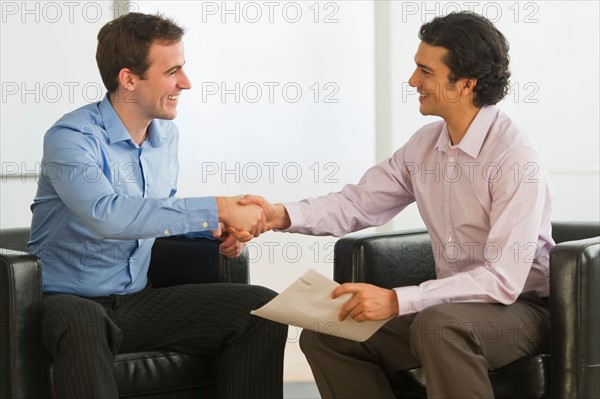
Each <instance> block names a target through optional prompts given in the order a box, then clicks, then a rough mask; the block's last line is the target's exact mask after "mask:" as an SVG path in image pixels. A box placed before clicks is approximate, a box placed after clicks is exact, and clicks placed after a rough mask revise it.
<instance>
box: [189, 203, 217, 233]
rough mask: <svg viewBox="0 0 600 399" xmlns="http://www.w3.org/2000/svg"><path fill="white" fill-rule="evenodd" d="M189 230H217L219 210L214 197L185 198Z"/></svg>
mask: <svg viewBox="0 0 600 399" xmlns="http://www.w3.org/2000/svg"><path fill="white" fill-rule="evenodd" d="M186 208H187V210H188V212H189V218H188V223H189V224H190V226H189V227H190V231H202V230H217V229H218V228H219V212H218V209H217V200H216V198H215V197H195V198H186Z"/></svg>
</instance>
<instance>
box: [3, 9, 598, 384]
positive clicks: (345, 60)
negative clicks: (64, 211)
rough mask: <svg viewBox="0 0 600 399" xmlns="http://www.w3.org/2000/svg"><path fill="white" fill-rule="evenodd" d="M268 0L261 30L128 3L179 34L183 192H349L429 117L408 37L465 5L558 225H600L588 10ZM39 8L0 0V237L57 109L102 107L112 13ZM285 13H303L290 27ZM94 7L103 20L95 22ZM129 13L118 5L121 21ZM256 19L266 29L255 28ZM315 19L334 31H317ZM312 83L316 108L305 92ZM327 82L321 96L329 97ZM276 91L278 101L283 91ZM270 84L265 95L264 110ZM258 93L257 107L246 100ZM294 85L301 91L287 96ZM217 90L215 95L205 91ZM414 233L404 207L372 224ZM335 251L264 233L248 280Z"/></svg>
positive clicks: (296, 368) (16, 211)
mask: <svg viewBox="0 0 600 399" xmlns="http://www.w3.org/2000/svg"><path fill="white" fill-rule="evenodd" d="M275 3H277V4H278V5H277V7H276V8H274V9H273V14H272V15H271V16H272V21H271V20H269V19H268V18H269V17H270V15H269V9H268V8H267V6H265V5H264V3H263V2H256V4H257V5H258V8H257V7H256V6H254V5H252V6H248V5H247V4H249V3H248V2H234V1H230V2H227V3H226V4H227V7H229V8H228V9H229V10H234V11H233V13H232V14H227V13H225V14H223V11H224V9H223V8H221V7H222V4H223V3H222V2H220V1H219V2H199V1H186V2H146V1H144V2H131V3H130V4H129V6H128V7H129V8H131V9H139V10H144V11H146V10H154V9H156V8H160V9H161V10H163V11H164V12H165V14H166V15H168V16H174V17H175V18H176V19H177V20H178V21H179V22H181V23H182V24H183V25H184V26H185V27H187V28H188V34H187V35H186V37H185V42H186V55H187V64H186V69H187V72H188V74H189V75H190V78H191V79H192V83H193V85H194V87H193V88H192V90H190V91H189V92H187V93H185V94H184V95H183V96H182V99H181V104H180V108H179V117H178V119H177V121H176V122H177V124H178V125H179V127H180V130H181V137H182V138H181V149H180V152H181V159H182V174H181V179H180V194H181V195H210V194H217V193H218V194H237V193H246V192H251V193H260V194H264V195H265V196H267V198H270V199H272V200H274V201H285V200H294V199H298V198H300V197H304V196H313V195H320V194H324V193H327V192H329V191H334V190H338V189H339V188H341V186H342V185H343V184H344V183H346V182H351V181H356V180H357V179H358V177H359V176H360V173H361V172H362V171H363V170H364V169H366V167H367V166H369V165H371V164H373V162H375V160H376V159H383V158H384V157H386V156H388V155H389V154H391V153H392V151H393V149H394V148H397V147H399V146H400V145H401V144H402V143H404V142H405V141H406V140H407V138H408V137H409V136H410V135H411V134H412V133H413V132H414V131H415V130H416V129H417V128H418V127H420V126H421V125H422V124H424V123H426V122H428V121H429V118H425V117H422V116H421V115H420V114H419V113H418V104H417V98H416V95H415V94H414V93H413V92H412V91H410V90H408V88H407V85H406V81H407V79H408V77H409V76H410V74H411V73H412V70H413V55H414V52H415V50H416V47H417V44H418V39H417V36H416V34H417V31H418V27H419V26H420V25H421V23H422V22H425V21H426V20H429V19H431V18H432V17H433V16H435V15H439V14H442V13H444V12H447V11H450V10H452V9H457V8H461V9H466V8H468V7H475V10H476V11H479V12H482V13H484V14H485V15H487V16H488V17H489V18H491V19H494V20H496V23H497V25H498V26H499V28H500V29H501V30H502V31H503V32H504V33H505V34H506V36H507V38H508V39H509V41H510V43H511V60H512V72H513V84H514V85H515V86H514V89H513V92H512V93H511V95H510V97H509V98H507V99H506V100H504V101H503V102H502V103H501V104H500V106H501V107H502V108H503V109H505V110H506V111H507V112H509V113H510V114H511V115H512V116H513V117H514V118H515V119H517V120H518V121H519V122H520V123H521V124H522V125H523V126H524V127H525V129H526V130H527V131H528V132H529V133H530V134H531V135H532V136H533V137H534V139H535V141H536V142H537V143H538V144H539V148H540V151H541V152H542V154H543V156H544V157H545V158H546V160H547V162H548V165H549V168H550V171H551V178H552V181H553V185H554V189H555V207H554V219H557V220H558V219H560V220H569V219H571V220H584V219H596V220H597V219H600V215H599V212H600V211H599V208H600V206H599V204H600V200H599V198H600V193H599V191H600V189H599V183H598V181H599V176H598V166H599V162H600V161H599V154H598V152H599V143H598V138H599V136H600V135H599V127H598V109H599V104H598V89H599V84H598V70H599V66H598V48H599V47H600V46H599V45H598V3H597V2H566V1H565V2H561V1H552V2H518V3H517V2H422V1H417V2H400V1H396V2H385V1H377V2H371V1H335V2H326V1H322V2H319V3H317V5H316V6H315V2H300V1H298V2H289V1H281V2H275ZM292 3H293V4H292ZM25 4H27V5H26V6H24V5H25ZM36 4H37V5H36ZM46 4H50V3H47V2H27V3H24V2H20V1H18V2H9V1H2V25H1V32H0V33H1V35H0V36H1V50H0V51H1V57H0V59H1V82H2V102H1V104H0V106H1V108H0V123H1V128H0V157H1V165H2V170H1V173H2V177H0V179H1V180H0V204H1V206H0V227H12V226H24V225H28V224H29V220H30V212H29V209H28V208H29V204H30V202H31V199H32V198H33V195H34V193H35V176H33V173H34V172H31V171H32V170H35V169H36V163H37V162H39V159H40V157H41V138H42V136H43V133H44V132H45V130H46V129H47V128H48V127H49V126H50V125H51V123H52V122H53V121H54V120H56V119H58V117H60V115H62V114H63V113H65V112H68V111H70V110H71V109H73V108H75V107H78V106H80V105H83V104H85V103H87V102H88V101H95V100H97V99H99V97H100V96H101V94H98V93H96V92H95V90H94V89H95V88H96V87H98V86H100V85H101V83H100V79H99V76H98V73H97V71H96V66H95V62H94V52H95V43H96V34H97V31H98V30H99V28H100V27H101V26H102V25H103V24H104V23H105V22H106V21H108V20H109V19H110V18H111V17H112V13H113V9H114V7H113V3H112V2H106V1H95V2H89V1H88V2H70V3H69V2H52V4H57V5H58V6H59V8H58V10H60V11H61V18H57V15H58V14H57V13H56V10H55V9H54V8H52V7H54V6H48V5H46ZM235 4H238V5H237V7H238V10H239V11H235V7H236V5H235ZM295 4H297V5H298V6H299V8H300V9H301V11H302V18H301V19H300V20H299V21H298V22H295V23H293V22H290V21H292V20H293V19H295V14H294V13H293V12H294V11H295V10H296V9H297V7H296V5H295ZM97 6H99V7H100V8H99V9H101V10H102V11H101V13H100V18H98V17H97V14H94V11H95V10H97V9H98V7H97ZM244 6H245V7H246V8H245V9H244ZM36 7H37V9H36ZM44 7H45V8H44ZM111 7H112V9H111ZM252 7H254V8H252ZM284 7H286V12H287V14H285V17H284V14H283V13H282V12H283V9H284ZM310 7H313V8H312V9H311V8H310ZM315 7H317V8H315ZM511 7H512V8H511ZM125 9H126V5H125V4H124V3H118V6H117V14H118V15H120V14H121V13H122V12H124V10H125ZM258 9H260V11H261V12H262V20H260V19H259V20H257V22H252V21H253V20H254V19H256V17H257V14H256V10H258ZM317 9H318V10H319V14H318V22H314V17H315V11H316V10H317ZM84 10H85V11H84ZM484 10H485V12H484ZM496 10H500V14H496V13H495V12H496ZM84 12H85V13H84ZM236 13H237V14H238V15H239V22H236V21H235V17H236ZM327 16H329V17H330V19H337V22H335V21H331V22H333V23H324V19H325V18H326V17H327ZM36 18H37V19H36ZM221 18H224V21H222V19H221ZM286 18H287V19H286ZM236 82H239V83H240V90H239V93H240V101H239V102H236V101H235V90H234V92H233V93H230V94H227V95H226V96H225V98H224V100H222V99H221V97H220V94H221V89H222V86H221V84H225V87H226V88H227V89H230V90H231V89H234V88H235V83H236ZM314 82H318V83H319V85H318V86H319V90H320V91H319V98H318V101H317V102H315V101H314V95H315V89H314V88H313V89H311V88H310V87H311V86H312V84H313V83H314ZM38 83H39V84H38ZM255 83H256V85H255ZM276 83H278V84H279V85H278V86H275V84H276ZM328 83H331V84H333V85H329V86H327V87H325V85H326V84H328ZM36 84H37V85H36ZM285 84H289V85H288V86H287V87H288V90H289V91H288V92H287V93H286V94H287V95H288V97H284V95H283V93H282V91H281V89H282V88H283V86H284V85H285ZM269 85H271V87H274V88H276V89H277V90H275V91H274V92H273V95H274V97H273V101H270V100H269V98H268V94H269V93H268V87H269ZM336 85H337V86H336ZM244 86H245V87H246V89H245V91H244ZM257 86H258V87H261V88H262V90H263V92H262V96H263V97H261V99H259V100H258V101H256V102H252V101H254V99H255V98H256V94H257V92H256V87H257ZM57 87H58V88H61V90H60V92H59V91H57ZM296 87H300V88H301V89H302V96H301V97H300V98H299V99H298V101H297V102H291V101H288V100H291V99H293V96H294V95H295V94H294V92H293V91H292V90H293V89H294V88H296ZM313 87H314V86H313ZM336 87H337V89H338V91H337V92H336V93H335V94H333V97H332V99H337V100H338V102H337V103H329V102H325V97H324V95H326V94H332V93H333V91H334V89H335V88H336ZM84 88H85V90H84ZM215 88H218V89H219V91H220V92H219V93H216V94H211V91H210V90H214V89H215ZM376 88H377V92H375V89H376ZM53 90H54V91H53ZM71 90H72V91H71ZM253 90H254V91H253ZM58 93H60V94H61V96H60V98H58V100H57V97H58ZM376 94H377V95H376ZM375 125H376V126H377V130H375ZM298 172H300V173H301V176H300V177H298ZM317 172H318V174H317ZM296 179H297V181H296ZM420 225H421V221H420V218H419V216H418V213H417V212H416V210H415V209H414V207H409V209H407V211H405V212H404V213H403V214H402V215H400V216H398V217H397V218H395V219H394V220H393V221H392V222H390V223H389V224H388V225H387V226H384V227H383V228H381V229H382V230H385V229H392V228H410V227H416V226H420ZM334 242H335V239H334V238H330V237H323V238H312V237H302V236H296V235H289V234H288V235H283V234H277V233H269V234H266V235H264V236H262V237H260V238H259V239H258V240H256V242H253V243H252V244H251V246H250V250H251V256H252V258H253V261H254V262H253V266H252V276H251V278H252V281H253V283H256V284H263V285H266V286H269V287H271V288H273V289H275V290H282V289H284V288H285V287H286V286H287V285H288V284H290V283H291V282H292V281H293V280H294V279H295V278H296V277H297V276H298V275H300V274H301V273H302V272H303V271H304V270H306V269H307V268H309V267H315V268H316V269H317V270H319V271H320V272H322V273H324V274H326V275H331V265H332V263H331V254H332V249H333V243H334ZM297 333H298V331H296V330H294V329H292V330H291V331H290V339H289V343H288V349H287V350H288V352H287V353H286V378H287V379H288V380H291V379H303V378H310V371H309V370H308V367H307V365H306V362H305V361H304V358H303V356H302V355H301V353H300V352H299V350H298V347H297V344H296V340H297Z"/></svg>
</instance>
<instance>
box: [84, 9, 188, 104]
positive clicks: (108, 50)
mask: <svg viewBox="0 0 600 399" xmlns="http://www.w3.org/2000/svg"><path fill="white" fill-rule="evenodd" d="M184 33H185V31H184V29H183V28H182V27H180V26H179V25H177V24H176V23H175V22H174V21H173V20H171V19H169V18H164V17H163V16H162V15H148V14H141V13H135V12H132V13H128V14H125V15H123V16H121V17H119V18H117V19H114V20H112V21H110V22H109V23H107V24H106V25H104V26H103V27H102V29H100V32H99V33H98V47H97V49H96V62H97V64H98V69H99V70H100V76H101V77H102V81H103V82H104V86H106V89H107V90H108V91H109V92H111V93H112V92H114V91H115V90H116V89H117V87H118V86H119V82H118V76H119V72H120V71H121V69H123V68H129V69H131V71H132V72H133V73H135V74H136V75H139V76H140V77H141V78H142V79H143V78H144V75H145V73H146V71H147V70H148V68H149V67H150V62H149V60H148V53H149V52H150V46H151V45H152V43H153V42H154V41H160V42H165V43H167V44H169V43H174V42H178V41H180V40H181V38H182V37H183V34H184Z"/></svg>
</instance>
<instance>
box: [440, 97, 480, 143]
mask: <svg viewBox="0 0 600 399" xmlns="http://www.w3.org/2000/svg"><path fill="white" fill-rule="evenodd" d="M479 110H480V108H476V107H473V106H470V107H468V108H466V109H463V110H460V111H458V112H453V113H452V114H451V115H449V116H447V117H445V118H444V121H445V122H446V125H447V126H448V133H449V134H450V140H451V141H452V145H457V144H458V143H460V141H461V140H462V139H463V137H464V136H465V134H466V133H467V130H468V129H469V126H471V123H472V122H473V119H475V116H477V113H478V112H479Z"/></svg>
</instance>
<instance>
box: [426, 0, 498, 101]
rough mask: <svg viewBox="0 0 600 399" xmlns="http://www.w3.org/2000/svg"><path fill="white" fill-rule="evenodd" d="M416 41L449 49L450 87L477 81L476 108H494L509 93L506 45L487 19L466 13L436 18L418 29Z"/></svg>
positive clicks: (447, 61)
mask: <svg viewBox="0 0 600 399" xmlns="http://www.w3.org/2000/svg"><path fill="white" fill-rule="evenodd" d="M419 39H421V41H423V42H425V43H427V44H429V45H431V46H440V47H444V48H446V49H448V54H447V56H446V59H445V60H444V61H445V63H446V65H447V66H448V68H449V69H450V76H448V79H449V80H450V82H451V83H454V82H456V81H457V80H458V79H460V78H472V79H477V84H476V85H475V89H474V93H475V97H474V99H473V104H474V105H475V106H476V107H482V106H484V105H492V104H496V103H497V102H498V101H500V100H502V99H503V98H504V96H505V95H506V93H507V92H508V85H509V78H510V71H509V69H508V64H509V57H508V48H509V45H508V41H507V40H506V38H505V37H504V35H502V33H501V32H500V31H499V30H498V29H496V27H495V26H494V25H493V24H492V23H491V22H490V21H489V20H488V19H487V18H485V17H482V16H481V15H478V14H475V13H473V12H467V11H463V12H455V13H450V14H448V15H446V16H444V17H436V18H434V19H432V20H431V21H430V22H427V23H425V24H423V26H421V29H420V31H419Z"/></svg>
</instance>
